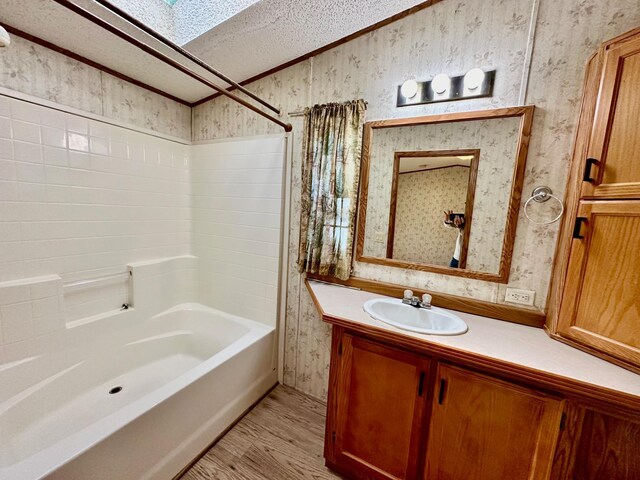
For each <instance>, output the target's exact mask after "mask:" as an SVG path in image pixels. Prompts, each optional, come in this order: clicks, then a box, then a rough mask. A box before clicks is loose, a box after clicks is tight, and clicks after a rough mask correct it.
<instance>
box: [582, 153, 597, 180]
mask: <svg viewBox="0 0 640 480" xmlns="http://www.w3.org/2000/svg"><path fill="white" fill-rule="evenodd" d="M599 163H600V162H598V160H596V159H595V158H587V164H586V165H585V166H584V175H583V176H582V180H583V181H584V182H589V183H596V180H595V179H594V178H591V167H593V166H594V165H598V164H599Z"/></svg>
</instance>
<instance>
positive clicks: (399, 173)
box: [387, 149, 480, 268]
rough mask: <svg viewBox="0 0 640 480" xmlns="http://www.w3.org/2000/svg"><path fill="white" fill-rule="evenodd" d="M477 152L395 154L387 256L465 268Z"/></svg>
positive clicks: (440, 151) (451, 151) (454, 151)
mask: <svg viewBox="0 0 640 480" xmlns="http://www.w3.org/2000/svg"><path fill="white" fill-rule="evenodd" d="M479 158H480V150H471V149H470V150H438V151H424V152H423V151H418V152H415V151H414V152H396V154H395V159H394V165H393V179H392V183H391V199H390V208H389V232H388V236H387V258H393V259H396V260H404V261H408V262H416V261H417V262H420V263H425V264H430V265H442V266H448V267H452V268H465V266H466V259H467V247H468V243H469V228H467V225H471V223H472V215H473V199H474V194H475V185H476V176H477V172H478V159H479Z"/></svg>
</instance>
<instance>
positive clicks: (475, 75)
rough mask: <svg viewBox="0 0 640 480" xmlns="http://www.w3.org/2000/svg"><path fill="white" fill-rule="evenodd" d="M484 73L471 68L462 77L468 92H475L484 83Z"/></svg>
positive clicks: (478, 69)
mask: <svg viewBox="0 0 640 480" xmlns="http://www.w3.org/2000/svg"><path fill="white" fill-rule="evenodd" d="M484 75H485V74H484V72H483V71H482V70H481V69H480V68H472V69H471V70H469V71H468V72H467V74H466V75H465V76H464V86H465V88H467V89H468V90H475V89H477V88H478V87H479V86H480V85H482V82H484Z"/></svg>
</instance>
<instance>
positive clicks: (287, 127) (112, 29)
mask: <svg viewBox="0 0 640 480" xmlns="http://www.w3.org/2000/svg"><path fill="white" fill-rule="evenodd" d="M53 1H54V2H56V3H57V4H59V5H62V6H63V7H66V8H68V9H69V10H71V11H72V12H74V13H77V14H78V15H80V16H81V17H84V18H85V19H87V20H89V21H90V22H92V23H95V24H96V25H98V26H100V27H102V28H104V29H105V30H107V31H109V32H111V33H113V34H114V35H116V36H118V37H120V38H121V39H123V40H125V41H127V42H129V43H130V44H132V45H135V46H136V47H138V48H139V49H140V50H142V51H144V52H146V53H148V54H149V55H151V56H153V57H155V58H157V59H158V60H161V61H162V62H164V63H166V64H167V65H170V66H172V67H173V68H175V69H176V70H179V71H181V72H182V73H184V74H186V75H188V76H189V77H191V78H193V79H195V80H198V81H199V82H200V83H202V84H204V85H207V86H208V87H210V88H213V89H214V90H216V91H217V92H219V93H221V94H222V95H224V96H225V97H228V98H230V99H231V100H233V101H235V102H237V103H239V104H240V105H242V106H244V107H246V108H248V109H249V110H251V111H253V112H255V113H257V114H258V115H262V116H263V117H264V118H266V119H267V120H270V121H271V122H273V123H276V124H277V125H280V126H281V127H282V128H284V131H285V132H290V131H291V130H293V127H292V126H291V124H290V123H284V122H283V121H281V120H278V119H277V118H275V117H273V116H272V115H269V114H268V113H267V112H264V111H262V110H260V109H259V108H258V107H256V106H255V105H251V104H250V103H249V102H247V101H246V100H243V99H242V98H240V97H238V96H237V95H235V94H233V93H231V92H229V91H228V90H227V89H225V88H223V87H221V86H219V85H217V84H215V83H213V82H212V81H210V80H208V79H206V78H205V77H203V76H202V75H199V74H198V73H196V72H194V71H193V70H191V69H189V68H187V67H185V66H184V65H182V64H181V63H179V62H177V61H175V60H174V59H172V58H171V57H169V56H167V55H165V54H164V53H162V52H159V51H158V50H156V49H155V48H153V47H150V46H149V45H147V44H145V43H144V42H142V41H140V40H138V39H137V38H135V37H133V36H132V35H130V34H128V33H127V32H125V31H123V30H121V29H119V28H118V27H116V26H114V25H111V24H110V23H109V22H107V21H106V20H103V19H102V18H100V17H98V16H97V15H94V14H93V13H91V12H89V11H88V10H85V9H84V8H82V7H80V6H78V5H76V4H75V3H73V2H71V1H69V0H53Z"/></svg>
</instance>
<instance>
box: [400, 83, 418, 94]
mask: <svg viewBox="0 0 640 480" xmlns="http://www.w3.org/2000/svg"><path fill="white" fill-rule="evenodd" d="M400 93H402V95H403V96H404V98H413V97H415V96H416V95H417V94H418V82H416V81H415V80H407V81H406V82H404V83H403V84H402V86H401V87H400Z"/></svg>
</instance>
